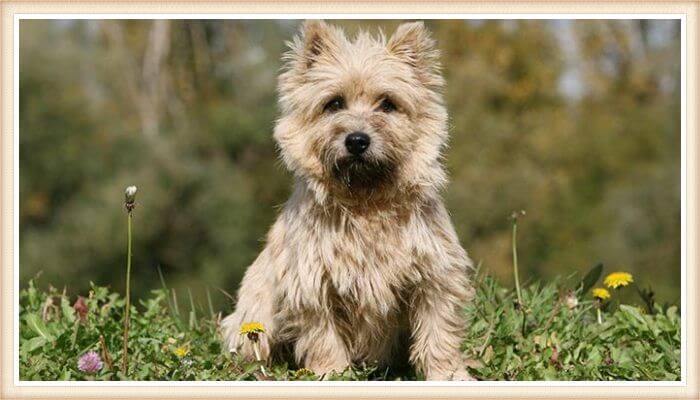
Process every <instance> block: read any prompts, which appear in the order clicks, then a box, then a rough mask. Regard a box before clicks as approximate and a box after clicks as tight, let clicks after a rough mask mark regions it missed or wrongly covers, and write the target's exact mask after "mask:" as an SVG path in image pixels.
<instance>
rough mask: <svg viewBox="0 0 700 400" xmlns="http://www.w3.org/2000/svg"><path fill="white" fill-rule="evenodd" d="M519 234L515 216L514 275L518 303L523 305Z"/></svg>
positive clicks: (513, 239)
mask: <svg viewBox="0 0 700 400" xmlns="http://www.w3.org/2000/svg"><path fill="white" fill-rule="evenodd" d="M517 234H518V220H517V218H513V238H512V243H513V276H514V278H515V293H516V294H517V296H518V304H519V305H520V306H523V296H522V294H521V292H520V278H519V276H518V245H517V239H516V237H517Z"/></svg>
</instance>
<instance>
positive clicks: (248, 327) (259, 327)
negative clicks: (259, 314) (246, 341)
mask: <svg viewBox="0 0 700 400" xmlns="http://www.w3.org/2000/svg"><path fill="white" fill-rule="evenodd" d="M247 333H265V327H264V326H263V324H261V323H260V322H248V323H245V324H243V325H241V335H245V334H247Z"/></svg>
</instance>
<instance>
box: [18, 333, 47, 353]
mask: <svg viewBox="0 0 700 400" xmlns="http://www.w3.org/2000/svg"><path fill="white" fill-rule="evenodd" d="M46 343H48V341H47V340H46V338H44V337H42V336H36V337H33V338H31V339H29V340H27V341H26V342H24V343H22V346H21V349H20V351H21V352H26V353H31V352H32V351H34V350H36V349H38V348H40V347H42V346H43V345H45V344H46Z"/></svg>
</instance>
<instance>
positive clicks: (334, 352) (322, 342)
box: [295, 317, 350, 376]
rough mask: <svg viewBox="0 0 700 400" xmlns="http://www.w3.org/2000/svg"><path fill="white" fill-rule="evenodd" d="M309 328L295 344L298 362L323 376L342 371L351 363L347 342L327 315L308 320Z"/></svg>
mask: <svg viewBox="0 0 700 400" xmlns="http://www.w3.org/2000/svg"><path fill="white" fill-rule="evenodd" d="M308 326H309V329H308V330H307V332H306V333H305V334H304V335H303V336H301V337H300V338H299V339H298V340H297V342H296V346H295V355H296V359H297V362H298V363H300V364H302V365H303V366H304V367H306V368H308V369H310V370H312V371H314V373H315V374H316V375H319V376H322V375H324V374H329V373H331V372H342V371H343V370H345V369H346V368H347V367H348V366H349V365H350V359H349V357H348V351H347V348H346V347H345V343H344V342H343V340H342V338H341V337H340V335H339V334H338V332H337V331H336V329H335V327H334V326H333V322H332V321H330V320H328V319H327V317H320V318H317V319H316V320H315V321H308Z"/></svg>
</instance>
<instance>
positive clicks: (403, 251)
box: [291, 216, 420, 319]
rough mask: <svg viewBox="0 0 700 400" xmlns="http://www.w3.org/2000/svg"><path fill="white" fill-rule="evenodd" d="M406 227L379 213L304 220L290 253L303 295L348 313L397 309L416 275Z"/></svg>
mask: <svg viewBox="0 0 700 400" xmlns="http://www.w3.org/2000/svg"><path fill="white" fill-rule="evenodd" d="M409 226H410V224H408V223H407V220H406V219H401V218H387V217H385V216H384V217H376V218H372V217H365V218H363V217H356V218H346V219H343V220H332V219H331V220H328V219H324V220H320V221H318V220H317V221H314V220H312V219H309V220H307V224H306V226H305V227H304V228H303V231H304V233H303V234H301V233H300V234H299V235H297V236H296V239H297V244H296V246H295V247H296V255H295V256H293V257H291V259H292V260H294V261H293V262H294V263H295V264H296V265H295V266H294V267H295V269H296V270H297V271H298V272H299V273H300V274H302V276H299V279H300V282H301V281H304V282H305V283H303V285H304V286H305V287H304V288H302V289H301V290H306V291H308V293H306V295H305V296H303V297H304V298H316V299H318V300H319V304H318V305H320V306H321V307H323V308H328V307H331V308H334V309H336V310H337V309H343V310H344V313H345V314H347V315H350V316H351V315H353V314H357V313H361V314H362V315H363V316H364V317H367V316H368V315H376V316H378V317H381V316H384V317H386V316H388V315H389V314H391V313H392V312H394V311H397V310H398V309H399V308H400V306H401V303H402V302H403V301H405V300H406V297H407V293H409V292H410V288H411V287H412V286H413V285H415V284H416V282H417V281H418V280H419V279H420V274H419V271H418V270H417V268H416V266H415V260H414V256H413V253H414V252H413V249H414V245H413V240H412V237H413V236H414V235H412V234H411V232H410V230H409V228H408V227H409ZM351 319H352V318H351Z"/></svg>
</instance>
